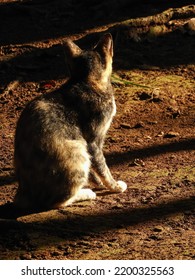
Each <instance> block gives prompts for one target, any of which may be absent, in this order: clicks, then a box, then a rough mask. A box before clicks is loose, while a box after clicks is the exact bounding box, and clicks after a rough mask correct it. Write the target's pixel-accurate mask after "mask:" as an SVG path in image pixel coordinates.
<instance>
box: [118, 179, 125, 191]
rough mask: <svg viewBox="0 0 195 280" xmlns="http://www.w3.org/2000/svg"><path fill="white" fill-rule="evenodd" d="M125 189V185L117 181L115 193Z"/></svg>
mask: <svg viewBox="0 0 195 280" xmlns="http://www.w3.org/2000/svg"><path fill="white" fill-rule="evenodd" d="M126 189H127V184H126V183H125V182H123V181H117V189H116V190H117V191H118V192H124V191H126Z"/></svg>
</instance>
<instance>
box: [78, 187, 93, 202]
mask: <svg viewBox="0 0 195 280" xmlns="http://www.w3.org/2000/svg"><path fill="white" fill-rule="evenodd" d="M77 197H78V200H80V201H82V200H93V199H96V193H95V192H93V191H92V190H91V189H81V190H80V191H79V193H78V194H77Z"/></svg>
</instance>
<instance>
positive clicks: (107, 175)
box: [89, 143, 127, 192]
mask: <svg viewBox="0 0 195 280" xmlns="http://www.w3.org/2000/svg"><path fill="white" fill-rule="evenodd" d="M89 152H90V154H91V156H92V158H91V162H92V168H93V169H94V170H95V172H96V174H97V175H98V176H99V177H100V179H101V181H102V182H103V184H104V185H105V187H107V188H108V189H110V190H111V191H114V192H124V191H125V190H126V189H127V184H126V183H125V182H123V181H115V180H114V178H113V177H112V174H111V172H110V170H109V168H108V166H107V164H106V160H105V157H104V155H103V151H102V149H101V148H100V147H99V146H98V145H97V144H96V143H92V144H90V145H89Z"/></svg>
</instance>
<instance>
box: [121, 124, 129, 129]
mask: <svg viewBox="0 0 195 280" xmlns="http://www.w3.org/2000/svg"><path fill="white" fill-rule="evenodd" d="M120 127H121V128H126V129H129V128H131V126H130V125H129V124H128V123H121V124H120Z"/></svg>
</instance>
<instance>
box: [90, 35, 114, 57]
mask: <svg viewBox="0 0 195 280" xmlns="http://www.w3.org/2000/svg"><path fill="white" fill-rule="evenodd" d="M94 49H95V50H97V51H100V52H102V51H103V52H104V53H106V54H109V55H110V56H113V39H112V35H111V34H110V33H106V34H105V35H103V36H102V37H101V38H100V40H99V42H98V43H97V45H96V46H95V48H94Z"/></svg>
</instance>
